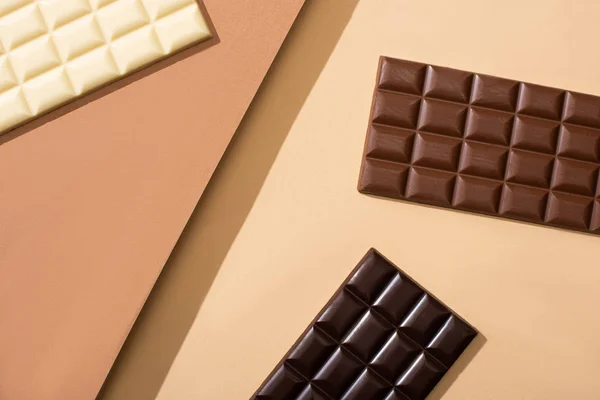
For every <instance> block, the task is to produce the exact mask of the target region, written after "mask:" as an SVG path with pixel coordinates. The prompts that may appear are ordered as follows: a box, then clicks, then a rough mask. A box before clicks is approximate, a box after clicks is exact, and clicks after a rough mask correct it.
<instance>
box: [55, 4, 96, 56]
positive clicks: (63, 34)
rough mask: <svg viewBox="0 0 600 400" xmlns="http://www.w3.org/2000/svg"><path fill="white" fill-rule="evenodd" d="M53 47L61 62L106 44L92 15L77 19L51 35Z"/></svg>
mask: <svg viewBox="0 0 600 400" xmlns="http://www.w3.org/2000/svg"><path fill="white" fill-rule="evenodd" d="M52 39H53V40H54V45H55V46H56V50H58V54H59V55H60V58H61V60H62V61H63V62H66V61H69V60H73V59H74V58H76V57H79V56H81V55H82V54H84V53H86V52H88V51H92V50H94V49H95V48H98V47H100V46H103V45H105V44H106V41H105V40H104V35H103V34H102V31H101V30H100V26H99V25H98V21H97V20H96V18H95V17H94V15H93V14H90V15H86V16H84V17H82V18H79V19H77V20H76V21H74V22H73V23H71V24H67V25H65V26H63V27H62V28H59V29H57V30H56V31H54V33H53V34H52Z"/></svg>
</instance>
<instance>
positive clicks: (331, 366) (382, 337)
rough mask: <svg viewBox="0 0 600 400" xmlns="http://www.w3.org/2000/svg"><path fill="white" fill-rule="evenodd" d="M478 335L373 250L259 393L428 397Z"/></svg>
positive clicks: (278, 398) (302, 397) (301, 399)
mask: <svg viewBox="0 0 600 400" xmlns="http://www.w3.org/2000/svg"><path fill="white" fill-rule="evenodd" d="M476 335H477V331H476V330H475V329H474V328H473V327H472V326H471V325H469V324H468V323H467V322H465V321H464V320H463V319H462V318H461V317H459V316H458V315H456V314H455V313H454V312H453V311H452V310H450V309H449V308H448V307H446V306H445V305H444V304H442V303H441V302H440V301H439V300H437V299H436V298H435V297H434V296H433V295H431V293H429V292H428V291H427V290H425V289H424V288H423V287H421V286H420V285H419V284H417V283H416V282H415V281H413V280H412V279H411V278H410V277H409V276H408V275H406V274H405V273H404V272H402V271H400V270H399V269H398V268H397V267H396V266H395V265H393V264H392V263H391V262H390V261H388V260H387V259H385V258H384V257H383V256H382V255H381V254H380V253H378V252H377V251H376V250H374V249H371V250H369V252H367V254H366V255H365V257H363V259H362V260H361V261H360V263H359V264H358V266H357V267H356V268H355V269H354V271H352V273H351V274H350V276H349V277H348V278H347V279H346V281H345V282H344V283H343V284H342V286H341V287H340V288H339V289H338V291H337V292H336V293H335V295H334V296H333V298H332V299H331V300H330V301H329V303H328V304H327V305H326V306H325V307H324V308H323V310H321V312H320V313H319V315H318V316H317V317H316V318H315V320H314V321H313V322H312V323H311V325H310V326H309V327H308V329H307V330H306V331H305V332H304V333H303V334H302V336H301V337H300V339H299V340H298V341H297V342H296V343H295V344H294V345H293V347H292V349H291V350H290V351H289V352H288V353H287V354H286V355H285V357H284V358H283V360H281V362H280V363H279V364H278V365H277V366H276V367H275V369H274V370H273V372H272V373H271V375H270V376H269V377H268V378H267V379H266V380H265V382H264V383H263V384H262V385H261V387H260V388H259V389H258V390H257V392H256V393H255V394H254V396H253V398H254V399H273V400H284V399H285V400H288V399H297V400H308V399H343V400H349V399H357V400H359V399H360V400H369V399H385V400H393V399H402V400H422V399H425V398H426V397H427V396H428V395H429V393H430V392H431V391H432V390H433V388H434V387H435V385H436V384H437V383H438V382H439V380H440V379H441V378H442V377H443V376H444V374H445V373H446V372H447V371H448V369H449V368H450V367H452V365H453V364H454V362H455V361H456V360H457V359H458V357H459V356H460V355H461V354H462V352H463V351H464V350H465V348H466V347H467V346H468V345H469V343H471V341H472V340H473V339H474V338H475V336H476Z"/></svg>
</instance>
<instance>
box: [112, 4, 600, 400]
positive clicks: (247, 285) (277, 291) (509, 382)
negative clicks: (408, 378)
mask: <svg viewBox="0 0 600 400" xmlns="http://www.w3.org/2000/svg"><path fill="white" fill-rule="evenodd" d="M355 5H356V7H355V9H354V6H355ZM598 14H600V4H599V3H598V2H596V1H592V0H589V1H579V2H577V6H576V7H575V6H574V3H573V2H572V1H568V0H564V1H558V0H554V1H552V0H539V1H538V0H535V1H534V0H525V1H524V0H507V1H502V2H498V1H481V0H456V1H442V0H437V1H434V0H422V1H412V0H363V1H361V2H359V3H358V4H356V1H349V0H327V1H325V0H313V1H309V2H307V5H306V8H305V9H304V10H303V11H302V13H301V16H300V17H299V20H298V24H297V25H296V26H295V27H294V29H293V31H292V34H291V36H290V38H289V39H290V40H289V41H287V42H286V44H285V47H284V50H283V52H282V53H280V56H279V58H278V59H277V61H276V63H275V64H274V68H273V70H272V72H271V73H270V75H269V77H268V80H267V82H266V84H264V86H263V88H262V90H261V91H260V92H259V96H258V98H257V99H256V101H255V102H254V104H253V107H252V108H251V111H250V113H249V114H248V115H247V116H246V119H245V121H244V123H243V124H242V127H241V128H240V129H239V131H238V133H237V136H236V139H235V140H234V142H233V144H232V147H231V148H230V151H229V152H228V154H227V155H226V157H225V159H224V160H223V163H222V164H221V167H220V169H219V170H218V171H217V174H216V175H215V177H214V179H213V181H212V182H211V184H210V185H209V189H208V190H207V192H206V193H205V195H204V197H203V198H202V200H201V202H200V204H199V206H198V208H197V209H196V212H195V213H194V216H193V218H192V220H191V222H190V223H189V225H188V227H187V229H186V231H185V232H184V235H183V236H182V238H181V239H180V242H179V244H178V246H177V247H176V250H175V252H174V254H173V256H172V257H171V259H170V261H169V262H168V264H167V267H166V268H165V270H164V273H163V276H162V277H161V279H160V280H159V283H158V285H157V287H156V288H155V290H154V292H153V294H152V296H151V299H150V302H149V303H148V304H147V307H146V308H145V309H144V311H143V313H142V316H141V318H140V319H139V320H138V323H137V324H136V327H135V329H134V332H133V334H132V336H131V337H130V339H129V340H128V343H127V345H126V347H125V350H124V351H123V353H122V354H121V356H120V359H119V361H118V363H117V365H116V367H115V368H114V370H113V373H112V375H111V378H110V379H109V381H108V382H107V384H106V386H105V392H104V398H105V399H125V398H126V399H151V398H154V397H156V398H158V399H161V400H185V399H245V398H248V397H249V396H250V395H251V394H252V393H253V391H254V390H255V389H256V388H257V387H258V386H259V385H260V383H261V382H262V380H263V379H264V378H265V377H266V376H267V374H268V373H269V372H270V371H271V369H272V368H273V366H274V365H275V364H276V363H277V362H278V361H279V359H280V357H281V356H282V355H283V354H284V353H285V352H286V351H287V350H288V348H289V346H290V345H291V344H292V343H293V342H294V341H295V340H296V339H297V337H298V335H299V334H300V333H301V332H302V331H303V329H304V328H305V327H306V325H307V324H308V323H309V321H310V320H311V319H312V318H313V317H314V315H315V314H316V313H317V312H318V310H319V309H320V308H321V307H322V306H323V304H324V303H325V302H326V301H327V300H328V299H329V297H330V296H331V294H332V293H333V292H334V290H335V289H336V288H337V287H338V285H339V284H340V283H341V281H342V280H343V279H344V278H345V277H346V275H347V274H348V273H349V271H350V270H351V269H352V268H353V267H354V266H355V264H356V263H357V262H358V261H359V259H360V258H361V257H362V256H363V254H364V253H365V252H366V251H367V249H368V248H369V247H371V246H373V247H376V248H377V249H379V250H380V251H381V252H383V254H384V255H386V256H387V257H388V258H390V259H391V260H393V261H394V262H395V263H397V264H398V265H399V266H400V267H402V268H403V269H405V270H406V271H407V272H408V273H409V274H411V275H412V276H413V277H414V278H415V279H417V280H418V281H419V282H420V283H421V284H423V285H424V286H426V287H427V288H428V289H430V290H431V291H432V292H433V293H435V295H436V296H438V297H439V298H440V299H442V300H443V301H444V302H446V303H447V304H448V305H450V306H451V307H452V308H454V309H455V310H456V311H457V312H458V313H460V314H461V315H462V316H464V317H465V318H466V319H468V320H469V321H470V322H471V323H472V324H473V325H475V326H476V327H477V328H479V329H480V331H481V333H482V335H483V337H482V338H480V339H478V340H477V341H476V342H475V343H474V344H473V345H472V346H471V347H470V348H469V350H468V351H467V353H466V354H465V355H464V356H463V357H462V358H461V360H460V361H459V364H458V365H457V366H455V368H454V369H453V371H452V373H451V374H450V376H448V377H447V378H446V379H444V380H443V381H442V383H441V384H440V385H439V386H438V388H437V389H436V391H435V392H434V394H433V395H432V396H431V397H430V398H431V399H441V398H443V399H444V400H453V399H454V400H466V399H474V400H481V399H498V400H505V399H511V400H519V399H524V400H525V399H526V400H531V399H540V400H542V399H543V400H548V399H597V398H599V396H600V395H599V394H598V393H599V392H600V380H599V379H598V376H599V375H600V361H599V360H600V346H599V345H598V343H599V341H598V329H599V328H600V313H599V312H598V304H600V291H599V290H598V288H599V287H600V268H599V267H600V266H599V263H598V254H599V250H600V238H598V237H594V236H588V235H583V234H578V233H571V232H567V231H561V230H556V229H549V228H544V227H538V226H531V225H527V224H521V223H515V222H509V221H504V220H500V219H493V218H487V217H480V216H475V215H470V214H464V213H458V212H452V211H448V210H441V209H435V208H430V207H425V206H418V205H414V204H408V203H402V202H397V201H390V200H384V199H378V198H373V197H368V196H364V195H360V194H359V193H358V192H357V191H356V183H357V177H358V171H359V165H360V158H361V153H362V149H363V141H364V136H365V131H366V127H367V120H368V113H369V106H370V102H371V94H372V90H373V85H374V79H375V73H376V69H377V61H378V57H379V56H380V55H382V54H383V55H389V56H395V57H400V58H406V59H413V60H418V61H422V62H430V63H435V64H440V65H446V66H451V67H455V68H460V69H467V70H474V71H478V72H482V73H487V74H495V75H500V76H505V77H509V78H513V79H519V80H525V81H531V82H535V83H539V84H545V85H551V86H558V87H563V88H568V89H572V90H577V91H582V92H588V93H593V94H598V95H600V68H599V66H600V52H598V51H597V48H596V47H597V46H596V45H597V38H598V36H599V35H600V28H598V24H597V23H596V16H597V15H598ZM342 31H343V32H342Z"/></svg>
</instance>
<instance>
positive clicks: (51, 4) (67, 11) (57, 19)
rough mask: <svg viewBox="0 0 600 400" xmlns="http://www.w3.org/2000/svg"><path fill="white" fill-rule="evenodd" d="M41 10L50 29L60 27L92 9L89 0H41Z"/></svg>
mask: <svg viewBox="0 0 600 400" xmlns="http://www.w3.org/2000/svg"><path fill="white" fill-rule="evenodd" d="M39 7H40V11H41V12H42V15H43V16H44V20H45V21H46V26H47V27H48V29H50V30H54V29H56V28H59V27H61V26H63V25H65V24H67V23H69V22H71V21H74V20H75V19H77V18H79V17H83V16H84V15H86V14H89V13H90V12H91V11H92V6H91V4H90V2H89V0H40V1H39Z"/></svg>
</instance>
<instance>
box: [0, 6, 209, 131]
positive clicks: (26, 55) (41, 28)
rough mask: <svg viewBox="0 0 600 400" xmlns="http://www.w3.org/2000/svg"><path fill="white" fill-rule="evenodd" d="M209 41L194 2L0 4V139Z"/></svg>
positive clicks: (206, 29) (203, 19) (206, 25)
mask: <svg viewBox="0 0 600 400" xmlns="http://www.w3.org/2000/svg"><path fill="white" fill-rule="evenodd" d="M210 37H212V34H211V32H210V28H209V27H208V24H207V22H206V20H205V18H204V16H203V15H202V12H201V11H200V8H199V6H198V3H197V2H196V0H0V133H2V132H3V131H6V130H9V129H11V128H14V127H16V126H17V125H19V124H22V123H24V122H26V121H28V120H30V119H33V118H35V117H37V116H39V115H42V114H45V113H47V112H49V111H51V110H52V109H54V108H56V107H59V106H61V105H62V104H65V103H68V102H70V101H72V100H74V99H76V98H77V97H79V96H82V95H85V94H86V93H88V92H90V91H92V90H94V89H96V88H98V87H100V86H103V85H106V84H108V83H110V82H112V81H115V80H118V79H120V78H122V77H124V76H126V75H128V74H130V73H132V72H134V71H136V70H138V69H140V68H143V67H145V66H147V65H149V64H152V63H154V62H155V61H158V60H160V59H162V58H165V57H167V56H169V55H171V54H173V53H175V52H176V51H178V50H180V49H182V48H184V47H187V46H190V45H193V44H196V43H199V42H202V41H204V40H207V39H209V38H210Z"/></svg>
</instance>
